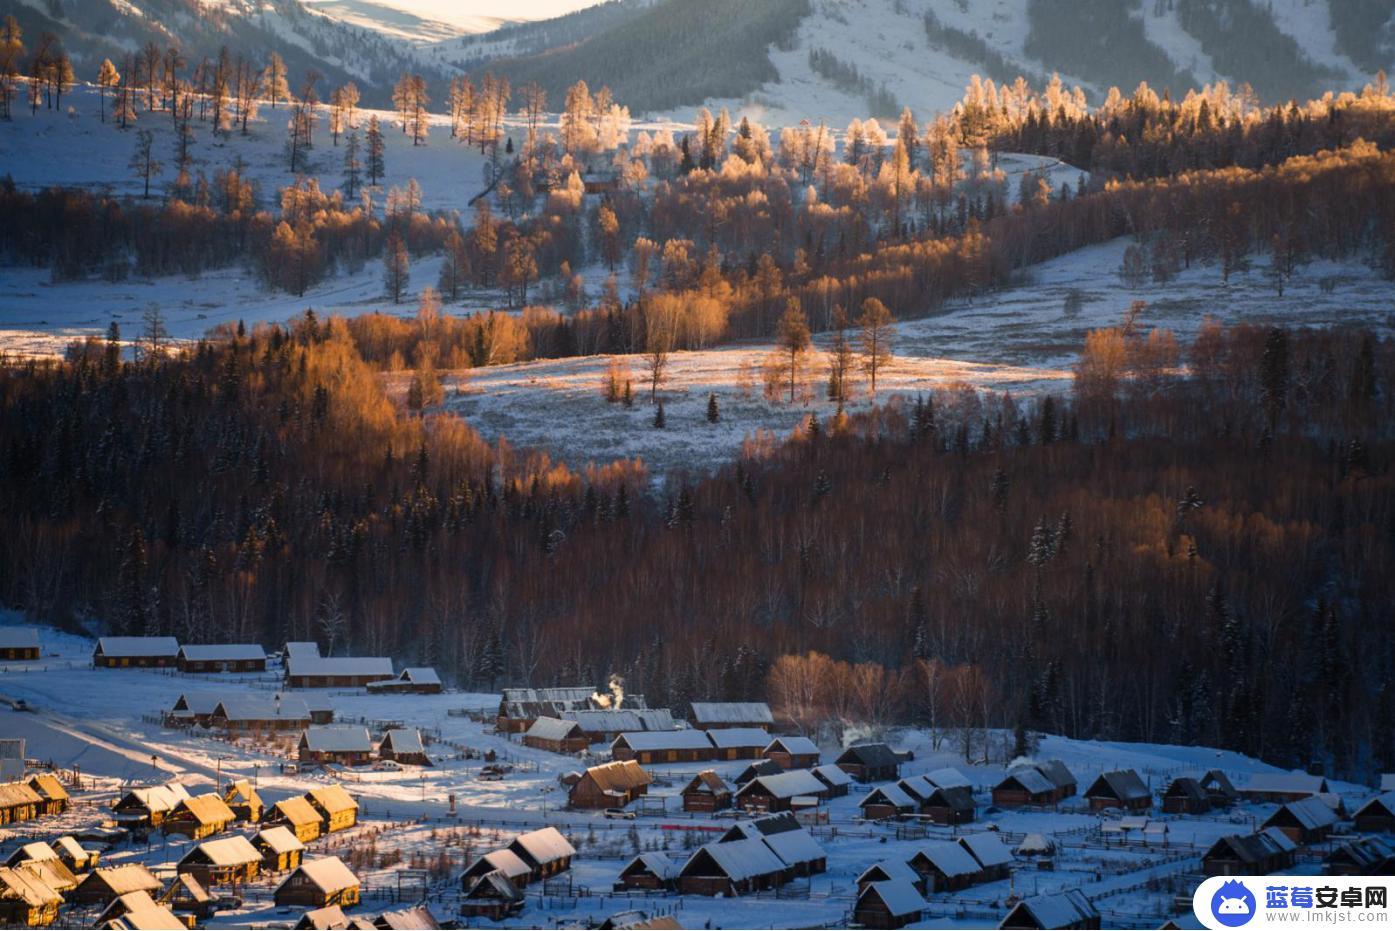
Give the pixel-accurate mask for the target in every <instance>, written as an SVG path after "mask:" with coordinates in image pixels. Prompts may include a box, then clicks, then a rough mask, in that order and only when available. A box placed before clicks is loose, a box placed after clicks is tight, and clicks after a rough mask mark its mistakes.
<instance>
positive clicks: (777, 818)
mask: <svg viewBox="0 0 1395 931" xmlns="http://www.w3.org/2000/svg"><path fill="white" fill-rule="evenodd" d="M804 830H807V829H806V828H805V827H804V825H802V824H800V823H799V818H797V817H796V816H795V814H794V812H792V811H777V812H773V813H771V814H767V815H761V816H760V817H759V818H752V819H751V820H749V821H738V822H736V823H735V824H733V825H732V826H731V829H730V830H729V831H727V832H726V833H725V834H723V835H722V836H721V838H720V840H721V841H729V840H741V839H742V838H748V837H754V838H761V837H769V836H770V835H772V834H783V833H785V832H786V831H804Z"/></svg>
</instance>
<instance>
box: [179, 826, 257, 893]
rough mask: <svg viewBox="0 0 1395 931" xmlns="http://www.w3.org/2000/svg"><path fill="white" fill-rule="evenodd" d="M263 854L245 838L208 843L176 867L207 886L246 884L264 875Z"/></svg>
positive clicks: (229, 838)
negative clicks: (259, 875)
mask: <svg viewBox="0 0 1395 931" xmlns="http://www.w3.org/2000/svg"><path fill="white" fill-rule="evenodd" d="M261 867H262V853H261V851H259V850H258V849H257V848H256V847H255V846H254V845H253V844H252V842H251V841H249V840H248V839H247V838H245V837H243V836H242V835H241V834H236V835H233V836H232V837H220V838H218V839H217V840H208V841H204V842H203V843H202V844H199V845H198V846H197V847H195V848H194V849H193V850H190V851H189V852H188V853H186V854H185V855H184V856H183V857H182V858H181V859H180V861H179V863H178V864H176V865H175V870H176V871H177V872H180V873H192V874H193V875H194V876H196V877H198V880H199V882H201V883H202V884H203V885H205V886H216V885H221V884H226V883H234V884H236V883H245V882H251V881H252V880H254V879H256V878H257V874H258V873H259V872H261Z"/></svg>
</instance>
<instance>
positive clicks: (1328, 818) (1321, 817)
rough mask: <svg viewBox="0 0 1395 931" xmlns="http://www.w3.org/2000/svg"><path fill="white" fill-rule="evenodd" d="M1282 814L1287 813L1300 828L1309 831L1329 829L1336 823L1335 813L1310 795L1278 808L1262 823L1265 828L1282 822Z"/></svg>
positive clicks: (1324, 803) (1321, 801)
mask: <svg viewBox="0 0 1395 931" xmlns="http://www.w3.org/2000/svg"><path fill="white" fill-rule="evenodd" d="M1284 812H1288V813H1289V814H1290V815H1291V816H1292V817H1293V820H1295V821H1297V822H1298V824H1299V826H1300V827H1302V828H1303V829H1305V830H1309V831H1312V830H1317V829H1318V828H1326V827H1331V826H1332V825H1334V824H1336V823H1337V813H1336V812H1335V811H1333V810H1332V809H1331V808H1330V807H1329V806H1328V804H1327V803H1326V802H1324V801H1323V800H1322V799H1320V798H1317V797H1316V796H1312V795H1310V796H1308V797H1307V798H1300V799H1298V800H1297V801H1294V802H1287V803H1285V804H1283V805H1281V806H1279V810H1278V811H1276V812H1274V813H1273V814H1272V815H1270V816H1269V820H1268V821H1265V822H1264V825H1265V827H1269V826H1271V825H1274V824H1275V823H1277V822H1278V821H1280V820H1282V818H1281V816H1282V815H1283V814H1284Z"/></svg>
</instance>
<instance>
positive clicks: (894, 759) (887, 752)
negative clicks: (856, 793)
mask: <svg viewBox="0 0 1395 931" xmlns="http://www.w3.org/2000/svg"><path fill="white" fill-rule="evenodd" d="M833 762H834V763H835V765H837V766H838V767H840V768H841V769H842V770H843V771H844V772H846V773H847V774H848V775H849V776H851V777H853V778H854V779H856V780H857V781H858V782H885V781H888V780H892V779H895V778H896V777H897V776H898V775H899V774H900V772H901V763H902V762H903V760H902V757H901V755H900V754H899V753H897V752H896V751H895V750H893V749H891V748H890V747H888V746H887V745H886V744H883V743H875V744H857V745H855V746H852V747H849V748H848V749H846V750H844V751H843V752H842V754H841V755H840V756H839V757H838V759H836V760H834V761H833Z"/></svg>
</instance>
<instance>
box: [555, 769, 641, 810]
mask: <svg viewBox="0 0 1395 931" xmlns="http://www.w3.org/2000/svg"><path fill="white" fill-rule="evenodd" d="M653 781H654V780H653V779H652V778H650V776H649V774H648V773H646V772H645V771H644V770H643V769H642V768H640V765H639V764H638V763H636V762H635V761H634V760H614V761H612V762H610V763H602V764H601V765H600V766H592V767H590V768H588V769H587V770H586V772H584V773H582V774H581V778H580V779H578V780H577V781H576V783H574V784H573V785H572V787H571V791H570V793H569V794H568V797H567V801H568V804H570V805H571V807H572V808H590V809H596V808H624V807H625V806H626V805H628V804H630V802H633V801H634V800H635V799H637V798H639V797H640V796H641V795H645V794H647V793H648V792H649V785H650V783H652V782H653Z"/></svg>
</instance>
